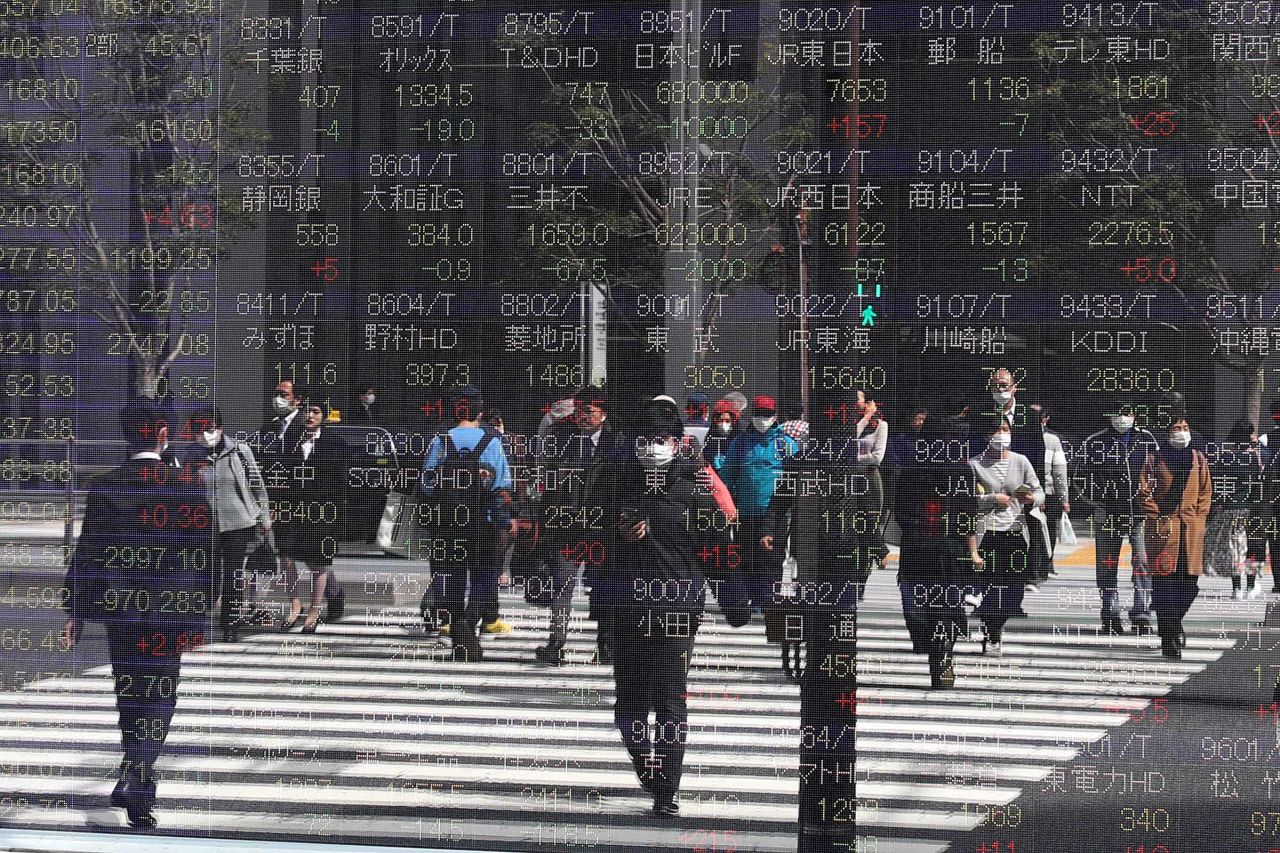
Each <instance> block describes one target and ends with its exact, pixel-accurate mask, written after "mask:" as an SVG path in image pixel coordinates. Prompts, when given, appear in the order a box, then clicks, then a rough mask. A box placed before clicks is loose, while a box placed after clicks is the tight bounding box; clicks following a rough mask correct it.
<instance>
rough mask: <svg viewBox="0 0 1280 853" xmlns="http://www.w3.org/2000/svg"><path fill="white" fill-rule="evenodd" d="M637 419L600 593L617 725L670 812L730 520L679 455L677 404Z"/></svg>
mask: <svg viewBox="0 0 1280 853" xmlns="http://www.w3.org/2000/svg"><path fill="white" fill-rule="evenodd" d="M638 426H639V428H638V430H637V432H638V436H637V439H636V441H637V445H638V447H637V450H636V451H635V452H634V454H633V457H632V459H631V460H630V461H628V462H626V463H624V464H622V465H621V466H620V470H619V472H618V477H617V481H616V486H615V489H613V490H611V492H610V498H611V499H612V504H611V508H609V509H608V510H607V511H606V517H607V518H609V519H610V527H611V528H612V533H613V536H612V537H611V540H612V541H611V542H610V544H609V546H608V548H609V552H608V556H607V558H606V560H605V568H604V570H603V571H602V572H601V573H600V577H599V579H598V581H597V588H596V590H595V595H596V598H597V600H599V601H600V602H601V603H602V604H603V606H605V607H610V608H613V611H614V631H615V637H614V642H615V644H616V646H615V650H614V658H613V675H614V683H615V691H614V694H615V697H616V698H615V700H614V709H613V718H614V723H615V724H616V725H617V727H618V730H619V732H620V733H621V734H622V740H623V743H624V744H625V745H626V748H627V753H628V754H629V755H630V756H631V762H632V766H633V767H634V768H635V771H636V775H637V776H638V777H639V779H640V784H641V786H642V787H643V788H644V789H645V790H646V791H647V792H648V793H649V794H651V795H652V796H653V811H654V814H655V815H657V816H660V817H671V816H674V815H676V814H678V813H679V806H678V805H677V803H676V795H677V792H678V791H679V789H680V777H681V771H682V768H683V766H684V745H685V739H686V736H687V734H688V722H687V721H688V709H687V705H686V697H687V695H688V694H687V686H686V679H687V676H688V670H689V663H690V661H691V659H692V657H693V643H694V637H695V636H696V634H697V631H698V627H699V625H700V623H701V620H702V614H703V607H704V602H705V597H706V596H705V593H706V586H707V580H706V575H705V573H704V567H705V569H707V570H711V569H714V568H716V567H717V563H718V564H719V567H720V568H724V567H725V565H726V562H728V557H727V554H728V548H727V541H728V540H727V536H724V535H722V534H721V533H720V531H724V530H727V527H728V525H727V524H726V523H723V522H724V519H722V518H717V516H719V514H720V509H719V507H717V505H716V503H715V500H714V498H713V497H712V496H711V494H710V492H709V491H708V490H706V489H705V488H702V487H701V486H699V484H698V482H697V472H698V465H697V464H696V463H690V462H686V461H684V460H676V458H675V456H676V451H677V449H678V447H679V446H680V440H681V438H682V437H683V434H684V426H683V424H681V422H680V417H679V414H678V412H677V411H675V410H674V409H669V408H667V407H666V406H663V405H661V404H650V405H649V406H647V407H646V408H645V411H644V413H643V415H642V417H641V419H640V422H639V425H638ZM651 714H652V715H653V718H654V722H653V724H652V725H651V724H650V723H649V717H650V715H651Z"/></svg>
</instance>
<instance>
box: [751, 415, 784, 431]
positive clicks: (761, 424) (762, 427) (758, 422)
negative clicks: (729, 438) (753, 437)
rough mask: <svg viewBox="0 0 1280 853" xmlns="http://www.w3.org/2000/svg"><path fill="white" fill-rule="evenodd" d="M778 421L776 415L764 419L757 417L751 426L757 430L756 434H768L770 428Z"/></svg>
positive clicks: (753, 419)
mask: <svg viewBox="0 0 1280 853" xmlns="http://www.w3.org/2000/svg"><path fill="white" fill-rule="evenodd" d="M777 420H778V418H777V416H776V415H771V416H769V417H767V418H762V417H760V416H758V415H757V416H756V417H754V418H752V419H751V426H752V427H754V428H755V431H756V432H768V431H769V428H770V427H772V426H773V425H774V423H776V422H777Z"/></svg>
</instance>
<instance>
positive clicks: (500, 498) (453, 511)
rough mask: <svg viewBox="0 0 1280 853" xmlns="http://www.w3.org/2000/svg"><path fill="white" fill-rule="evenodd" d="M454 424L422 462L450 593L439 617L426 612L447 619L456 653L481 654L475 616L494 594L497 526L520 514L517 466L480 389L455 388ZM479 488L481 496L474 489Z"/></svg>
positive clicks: (442, 586) (440, 586)
mask: <svg viewBox="0 0 1280 853" xmlns="http://www.w3.org/2000/svg"><path fill="white" fill-rule="evenodd" d="M453 409H454V410H453V416H454V420H455V422H456V426H454V427H453V428H452V429H450V430H449V431H448V432H446V433H445V434H444V435H438V436H436V437H435V439H433V440H432V442H431V446H430V447H429V448H428V449H427V458H426V460H425V461H424V462H423V465H422V484H421V487H422V493H423V495H425V496H426V497H427V498H428V499H429V501H430V502H431V503H430V504H429V513H428V514H429V517H430V519H429V522H428V526H429V527H430V528H431V529H432V532H433V533H434V536H433V537H432V538H431V539H430V540H428V542H429V543H430V544H429V547H428V548H427V553H428V555H429V557H430V559H431V570H432V586H433V588H435V589H437V590H438V594H439V595H440V596H441V597H443V599H444V608H443V610H444V612H443V614H439V618H437V617H436V616H434V615H433V614H430V613H427V612H425V610H426V608H425V604H426V596H424V599H423V601H424V613H423V617H424V619H426V620H427V622H428V627H431V626H432V623H433V622H434V623H435V624H436V625H437V626H438V623H439V621H443V620H444V619H447V620H448V622H449V637H450V639H451V640H452V641H453V657H454V660H457V661H463V662H469V661H478V660H480V659H481V657H482V653H481V650H480V641H479V640H478V639H477V638H476V630H475V629H476V624H477V623H478V622H479V621H480V619H481V617H482V616H483V615H484V609H485V604H486V602H487V601H488V600H490V599H492V598H493V595H492V591H491V587H490V586H489V585H491V584H496V583H497V576H496V575H495V574H494V572H493V570H492V568H493V555H494V553H495V548H494V534H495V532H496V531H497V530H498V529H499V528H503V527H505V528H507V529H509V530H510V531H511V533H512V534H514V533H515V531H516V522H515V519H514V518H513V517H512V515H511V491H512V482H511V468H510V467H509V466H508V465H507V454H506V451H504V450H503V449H502V437H501V436H500V435H499V434H498V432H497V431H495V430H492V429H489V428H487V427H484V426H481V423H480V421H481V417H482V415H483V414H484V401H483V400H482V399H481V395H480V389H479V388H477V387H475V386H474V385H465V386H463V387H462V388H460V389H459V390H458V392H457V393H456V394H455V395H454V404H453ZM472 490H474V494H475V495H478V497H474V496H472V495H469V494H468V492H470V491H472Z"/></svg>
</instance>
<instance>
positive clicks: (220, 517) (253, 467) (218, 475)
mask: <svg viewBox="0 0 1280 853" xmlns="http://www.w3.org/2000/svg"><path fill="white" fill-rule="evenodd" d="M206 458H207V457H206ZM202 474H203V476H204V480H205V487H206V488H207V489H208V493H209V505H210V506H211V507H213V517H214V521H215V522H216V525H217V530H218V532H219V533H226V532H228V531H231V530H243V529H244V528H246V527H253V526H254V525H255V524H266V523H269V522H270V521H271V503H270V499H269V498H268V496H267V484H266V483H265V482H263V479H262V471H261V469H260V468H259V467H258V461H257V460H256V459H255V458H254V456H253V450H251V449H250V448H249V445H247V444H245V443H244V442H241V441H236V440H235V439H234V438H232V437H231V436H229V435H226V434H225V433H224V434H223V438H222V446H221V447H220V448H219V449H218V452H217V454H216V455H215V456H214V457H213V458H212V459H211V460H210V461H209V464H208V465H207V466H205V468H204V470H203V472H202Z"/></svg>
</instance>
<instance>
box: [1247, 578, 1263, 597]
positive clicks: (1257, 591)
mask: <svg viewBox="0 0 1280 853" xmlns="http://www.w3.org/2000/svg"><path fill="white" fill-rule="evenodd" d="M1261 597H1262V584H1260V583H1257V582H1256V581H1255V582H1254V584H1253V588H1252V589H1250V590H1249V598H1261Z"/></svg>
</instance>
